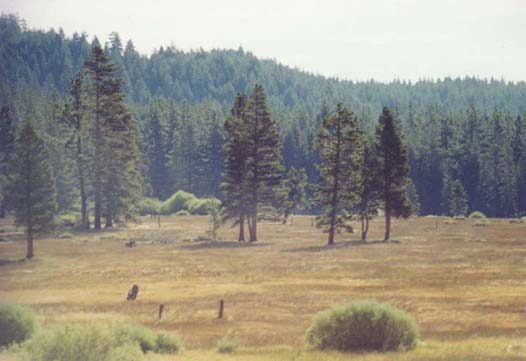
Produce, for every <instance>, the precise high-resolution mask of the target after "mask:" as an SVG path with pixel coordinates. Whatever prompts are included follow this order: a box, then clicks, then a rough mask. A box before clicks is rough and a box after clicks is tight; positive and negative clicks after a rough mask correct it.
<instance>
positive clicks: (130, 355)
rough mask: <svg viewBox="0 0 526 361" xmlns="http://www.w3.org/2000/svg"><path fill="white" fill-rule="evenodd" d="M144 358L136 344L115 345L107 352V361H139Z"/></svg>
mask: <svg viewBox="0 0 526 361" xmlns="http://www.w3.org/2000/svg"><path fill="white" fill-rule="evenodd" d="M139 360H144V354H143V352H142V350H141V348H140V346H139V345H137V344H126V345H122V346H117V347H115V348H113V349H111V350H110V352H109V353H108V358H107V361H139Z"/></svg>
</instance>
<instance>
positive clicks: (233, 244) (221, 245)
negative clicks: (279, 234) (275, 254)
mask: <svg viewBox="0 0 526 361" xmlns="http://www.w3.org/2000/svg"><path fill="white" fill-rule="evenodd" d="M271 244H272V243H268V242H262V243H260V242H239V241H208V242H199V243H197V242H196V243H195V244H190V245H185V246H182V247H181V248H183V249H188V250H194V251H195V250H200V249H233V248H251V247H266V246H270V245H271Z"/></svg>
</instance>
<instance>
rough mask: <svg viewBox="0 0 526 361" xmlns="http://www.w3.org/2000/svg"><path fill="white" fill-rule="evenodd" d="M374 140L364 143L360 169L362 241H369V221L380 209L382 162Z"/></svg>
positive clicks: (358, 205) (359, 199)
mask: <svg viewBox="0 0 526 361" xmlns="http://www.w3.org/2000/svg"><path fill="white" fill-rule="evenodd" d="M378 156H379V154H378V152H377V149H376V148H375V147H374V142H373V139H372V138H370V137H367V138H366V139H365V141H364V148H363V157H362V164H361V167H360V171H361V180H362V187H361V189H360V192H359V194H358V202H357V204H356V207H355V208H356V211H357V213H358V214H359V215H360V221H361V231H362V237H361V239H362V241H366V240H367V233H368V231H369V220H370V219H371V218H372V217H373V216H374V215H376V214H377V213H378V208H379V207H380V182H379V179H380V177H379V171H380V160H379V159H378Z"/></svg>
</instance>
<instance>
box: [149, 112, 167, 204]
mask: <svg viewBox="0 0 526 361" xmlns="http://www.w3.org/2000/svg"><path fill="white" fill-rule="evenodd" d="M147 126H148V129H147V135H146V137H147V149H146V154H147V158H148V176H149V179H150V184H151V186H152V195H153V196H154V197H156V198H158V199H166V198H168V197H169V196H170V184H169V181H170V177H169V171H168V166H167V164H168V160H167V157H166V155H167V151H166V140H165V139H166V135H165V131H164V128H163V125H162V123H161V115H160V111H159V109H158V106H156V105H154V106H152V107H151V108H150V114H149V121H148V125H147Z"/></svg>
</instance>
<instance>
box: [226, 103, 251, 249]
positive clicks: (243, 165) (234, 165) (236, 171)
mask: <svg viewBox="0 0 526 361" xmlns="http://www.w3.org/2000/svg"><path fill="white" fill-rule="evenodd" d="M246 103H247V98H246V96H245V94H243V93H238V94H237V96H236V99H235V101H234V105H233V107H232V110H231V112H230V113H231V114H230V117H228V118H227V119H226V121H225V124H224V131H225V138H226V142H225V145H224V155H225V160H224V171H223V179H224V180H223V183H221V191H222V192H223V194H224V202H223V205H224V211H223V220H224V221H227V220H230V219H234V220H235V222H234V226H235V225H239V235H238V240H239V241H240V242H242V241H245V220H246V216H247V212H248V209H247V208H248V207H247V192H246V190H245V185H246V184H245V176H246V169H247V148H246V143H247V140H246V139H245V137H246V134H245V121H244V118H243V114H244V111H245V106H246Z"/></svg>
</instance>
